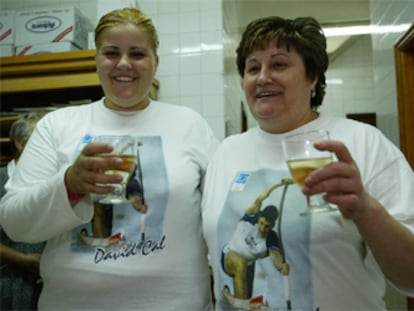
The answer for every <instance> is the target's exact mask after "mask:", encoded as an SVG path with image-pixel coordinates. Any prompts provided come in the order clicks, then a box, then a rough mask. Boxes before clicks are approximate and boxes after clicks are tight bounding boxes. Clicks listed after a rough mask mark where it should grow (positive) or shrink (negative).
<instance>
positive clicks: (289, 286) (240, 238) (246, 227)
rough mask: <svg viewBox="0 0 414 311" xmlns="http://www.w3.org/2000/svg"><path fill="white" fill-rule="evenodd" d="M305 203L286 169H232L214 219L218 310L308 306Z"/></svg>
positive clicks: (309, 292)
mask: <svg viewBox="0 0 414 311" xmlns="http://www.w3.org/2000/svg"><path fill="white" fill-rule="evenodd" d="M305 206H306V199H305V197H304V195H303V194H302V192H301V191H300V189H299V188H298V187H297V186H296V185H295V184H294V183H293V181H292V179H291V178H290V176H289V173H288V172H287V171H275V170H258V171H252V172H247V171H244V172H239V173H237V174H236V176H235V177H234V180H233V183H232V184H231V187H230V191H229V192H228V194H227V198H226V202H225V206H224V208H223V210H222V213H221V215H220V219H219V223H218V235H217V236H218V253H219V254H220V255H219V256H220V258H218V260H219V262H220V263H221V269H220V271H219V277H218V280H215V281H216V282H218V283H217V284H218V286H219V288H220V291H221V292H220V295H219V297H216V298H217V302H218V303H219V304H220V308H221V309H220V310H226V311H227V310H269V311H270V310H309V311H311V310H313V307H312V306H313V301H312V297H313V294H312V286H311V284H312V279H311V275H312V271H311V267H310V258H309V256H310V255H309V230H310V225H311V224H310V218H309V217H303V216H299V213H300V211H301V210H303V209H305ZM304 288H306V290H305V291H303V289H304Z"/></svg>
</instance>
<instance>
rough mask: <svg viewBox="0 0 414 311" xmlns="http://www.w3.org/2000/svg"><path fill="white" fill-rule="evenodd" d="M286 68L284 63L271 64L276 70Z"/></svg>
mask: <svg viewBox="0 0 414 311" xmlns="http://www.w3.org/2000/svg"><path fill="white" fill-rule="evenodd" d="M286 66H287V63H285V62H274V63H273V68H276V69H283V68H285V67H286Z"/></svg>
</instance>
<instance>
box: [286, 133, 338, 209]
mask: <svg viewBox="0 0 414 311" xmlns="http://www.w3.org/2000/svg"><path fill="white" fill-rule="evenodd" d="M328 139H329V133H328V131H325V130H315V131H308V132H303V133H299V134H293V135H289V136H287V137H286V138H285V139H284V140H283V142H282V145H283V152H284V155H285V159H286V163H287V165H288V167H289V171H290V174H291V175H292V178H293V180H294V181H295V182H296V184H297V185H298V186H299V187H300V188H304V186H305V184H304V180H305V178H306V177H307V176H308V175H309V174H310V173H312V172H313V171H315V170H317V169H318V168H320V167H322V166H324V165H327V164H329V163H331V162H332V160H333V155H332V153H331V152H329V151H320V150H318V149H316V148H315V147H314V143H315V142H317V141H322V140H328ZM306 200H307V205H308V207H307V210H306V211H304V212H302V213H301V214H300V215H310V214H314V213H321V212H330V211H334V210H336V209H335V208H333V207H332V206H331V205H329V204H328V203H327V202H326V201H325V200H324V199H323V195H322V194H315V195H312V196H307V197H306Z"/></svg>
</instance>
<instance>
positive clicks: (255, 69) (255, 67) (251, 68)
mask: <svg viewBox="0 0 414 311" xmlns="http://www.w3.org/2000/svg"><path fill="white" fill-rule="evenodd" d="M258 71H260V66H258V65H252V66H247V67H246V72H247V73H250V74H253V73H256V72H258Z"/></svg>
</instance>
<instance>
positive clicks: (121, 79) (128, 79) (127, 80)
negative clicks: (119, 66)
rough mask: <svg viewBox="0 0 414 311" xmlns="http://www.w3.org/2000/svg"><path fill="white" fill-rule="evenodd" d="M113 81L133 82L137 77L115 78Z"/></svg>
mask: <svg viewBox="0 0 414 311" xmlns="http://www.w3.org/2000/svg"><path fill="white" fill-rule="evenodd" d="M113 79H114V80H115V81H118V82H131V81H134V80H136V78H135V77H130V76H118V77H114V78H113Z"/></svg>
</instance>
